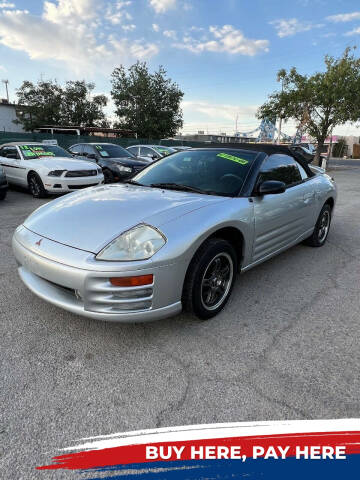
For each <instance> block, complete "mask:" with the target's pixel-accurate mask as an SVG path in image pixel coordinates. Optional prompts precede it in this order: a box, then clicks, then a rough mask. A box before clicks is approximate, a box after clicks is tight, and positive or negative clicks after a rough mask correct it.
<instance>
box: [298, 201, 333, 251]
mask: <svg viewBox="0 0 360 480" xmlns="http://www.w3.org/2000/svg"><path fill="white" fill-rule="evenodd" d="M330 224H331V208H330V205H329V204H328V203H326V204H325V205H324V206H323V208H322V209H321V212H320V215H319V218H318V219H317V222H316V225H315V228H314V231H313V233H312V235H311V236H310V237H309V238H307V239H306V240H305V241H304V243H305V245H309V246H310V247H322V246H323V245H325V243H326V239H327V237H328V234H329V230H330Z"/></svg>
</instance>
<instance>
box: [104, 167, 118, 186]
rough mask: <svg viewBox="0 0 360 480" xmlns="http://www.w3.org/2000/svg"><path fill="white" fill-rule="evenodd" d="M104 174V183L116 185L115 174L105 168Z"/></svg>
mask: <svg viewBox="0 0 360 480" xmlns="http://www.w3.org/2000/svg"><path fill="white" fill-rule="evenodd" d="M103 174H104V181H105V183H115V177H114V174H113V173H112V172H111V171H110V170H108V169H107V168H105V169H104V170H103Z"/></svg>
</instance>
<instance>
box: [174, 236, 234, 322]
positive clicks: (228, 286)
mask: <svg viewBox="0 0 360 480" xmlns="http://www.w3.org/2000/svg"><path fill="white" fill-rule="evenodd" d="M236 273H237V255H236V252H235V250H234V248H233V247H232V245H231V244H230V243H229V242H227V241H226V240H223V239H221V238H211V239H209V240H206V241H205V242H204V243H203V245H202V246H201V247H200V248H199V250H198V251H197V252H196V254H195V256H194V258H193V259H192V261H191V263H190V266H189V268H188V272H187V274H186V278H185V283H184V289H183V296H182V304H183V307H184V310H187V311H189V312H192V313H194V314H195V315H196V316H197V317H198V318H200V319H201V320H207V319H209V318H212V317H214V316H215V315H217V314H218V313H219V312H220V311H221V310H222V309H223V308H224V307H225V305H226V303H227V301H228V300H229V298H230V295H231V292H232V289H233V286H234V283H235V278H236Z"/></svg>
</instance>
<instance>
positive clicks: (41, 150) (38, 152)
mask: <svg viewBox="0 0 360 480" xmlns="http://www.w3.org/2000/svg"><path fill="white" fill-rule="evenodd" d="M19 148H20V150H21V153H22V154H23V157H24V158H25V159H26V158H42V157H69V158H71V155H70V153H69V152H67V151H66V150H64V149H63V148H61V147H58V146H57V145H43V144H41V143H39V145H19Z"/></svg>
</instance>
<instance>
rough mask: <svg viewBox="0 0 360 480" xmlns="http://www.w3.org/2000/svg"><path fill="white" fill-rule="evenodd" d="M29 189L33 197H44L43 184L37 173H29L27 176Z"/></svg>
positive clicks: (45, 195) (45, 194)
mask: <svg viewBox="0 0 360 480" xmlns="http://www.w3.org/2000/svg"><path fill="white" fill-rule="evenodd" d="M28 185H29V190H30V192H31V194H32V196H33V197H34V198H46V197H47V193H46V190H45V188H44V184H43V182H42V180H41V178H40V177H39V175H38V174H37V173H30V175H29V178H28Z"/></svg>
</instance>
